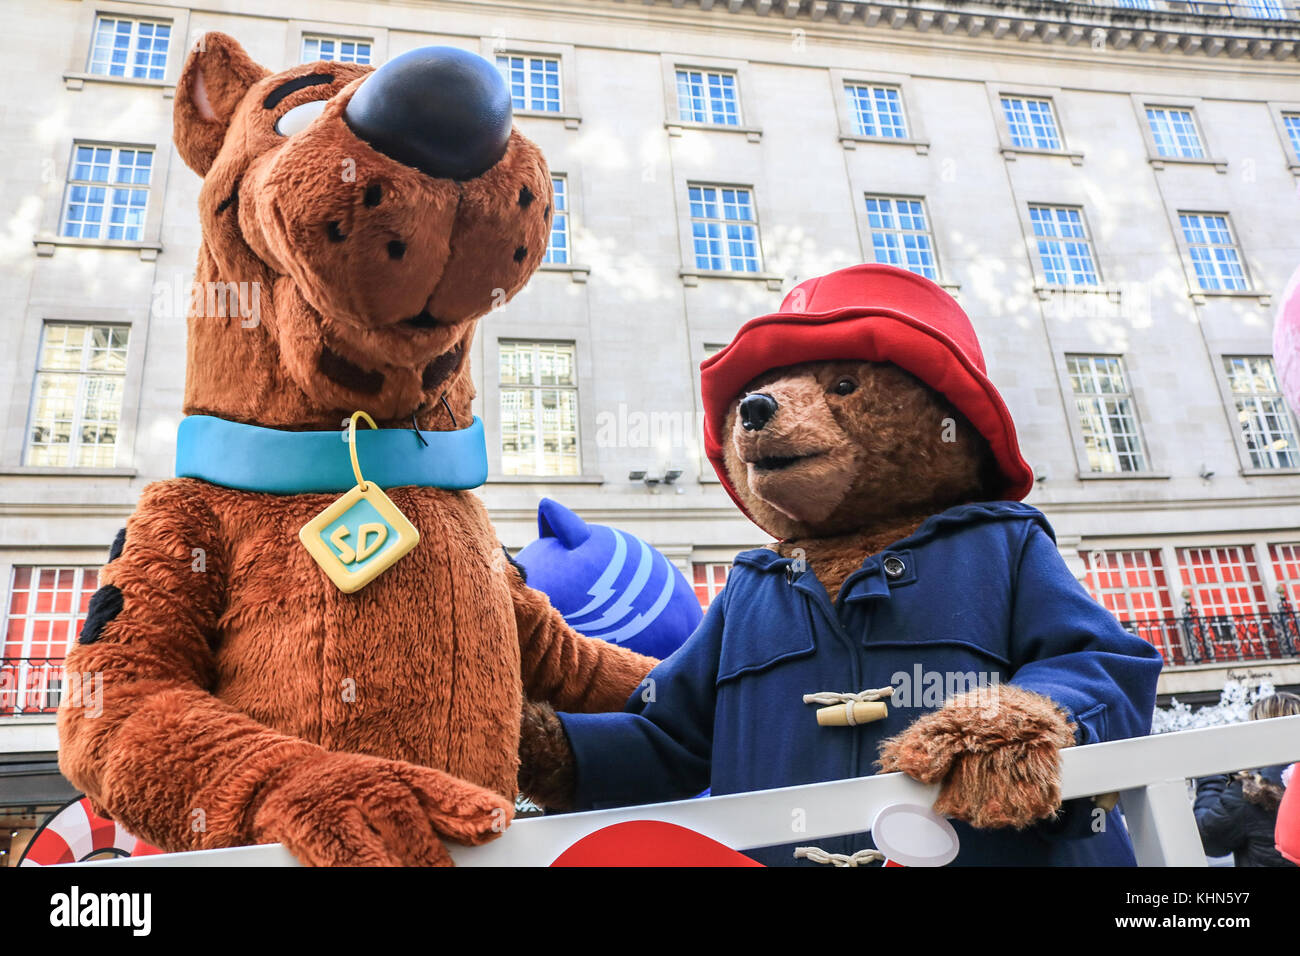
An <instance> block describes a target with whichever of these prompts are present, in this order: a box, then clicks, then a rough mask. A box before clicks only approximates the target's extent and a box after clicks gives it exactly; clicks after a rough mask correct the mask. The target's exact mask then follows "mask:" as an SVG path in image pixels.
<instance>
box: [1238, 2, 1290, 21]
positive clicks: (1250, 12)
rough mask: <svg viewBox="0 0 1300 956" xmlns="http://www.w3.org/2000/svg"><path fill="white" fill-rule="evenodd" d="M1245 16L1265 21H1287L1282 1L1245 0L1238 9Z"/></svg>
mask: <svg viewBox="0 0 1300 956" xmlns="http://www.w3.org/2000/svg"><path fill="white" fill-rule="evenodd" d="M1238 9H1240V10H1241V13H1242V15H1243V16H1247V17H1260V18H1262V19H1265V20H1285V19H1286V18H1287V17H1286V10H1285V9H1284V8H1283V6H1282V3H1281V0H1245V2H1244V3H1242V4H1241V6H1240V7H1239V8H1238Z"/></svg>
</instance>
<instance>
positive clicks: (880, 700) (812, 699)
mask: <svg viewBox="0 0 1300 956" xmlns="http://www.w3.org/2000/svg"><path fill="white" fill-rule="evenodd" d="M893 693H894V688H892V687H880V688H877V689H876V690H863V691H858V693H856V694H840V693H836V692H834V691H823V692H821V693H820V694H804V695H803V702H804V703H805V704H821V705H822V708H821V710H819V711H817V723H818V724H819V725H820V726H822V727H856V726H858V724H869V723H871V722H872V721H873V720H884V719H885V717H887V716H888V715H889V705H888V704H886V703H885V702H884V698H886V697H889V696H890V695H892V694H893Z"/></svg>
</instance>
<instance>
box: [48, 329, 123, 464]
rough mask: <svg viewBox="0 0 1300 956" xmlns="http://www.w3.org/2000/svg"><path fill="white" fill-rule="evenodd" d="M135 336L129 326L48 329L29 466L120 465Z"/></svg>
mask: <svg viewBox="0 0 1300 956" xmlns="http://www.w3.org/2000/svg"><path fill="white" fill-rule="evenodd" d="M129 335H130V329H129V328H128V327H127V326H124V325H59V324H54V323H47V324H46V326H45V328H44V329H43V330H42V338H41V353H40V365H39V367H38V368H37V370H36V382H35V385H34V386H33V389H32V417H31V427H30V430H29V432H28V436H29V440H28V445H27V464H29V465H53V466H59V467H80V468H112V467H113V466H114V465H115V464H116V458H117V435H118V424H119V422H120V421H121V418H122V386H123V383H124V382H125V380H126V347H127V339H128V337H129Z"/></svg>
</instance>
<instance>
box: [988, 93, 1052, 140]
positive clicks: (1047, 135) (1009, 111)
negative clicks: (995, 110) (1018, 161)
mask: <svg viewBox="0 0 1300 956" xmlns="http://www.w3.org/2000/svg"><path fill="white" fill-rule="evenodd" d="M1002 113H1003V115H1004V116H1006V118H1007V130H1008V131H1009V132H1010V133H1011V145H1012V146H1015V147H1017V148H1019V149H1060V148H1061V134H1060V132H1058V130H1057V128H1056V116H1055V114H1054V113H1053V112H1052V101H1051V100H1035V99H1028V98H1026V97H1022V96H1004V97H1002Z"/></svg>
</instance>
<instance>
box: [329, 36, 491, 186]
mask: <svg viewBox="0 0 1300 956" xmlns="http://www.w3.org/2000/svg"><path fill="white" fill-rule="evenodd" d="M343 118H344V119H345V120H346V121H347V124H348V126H350V127H351V128H352V131H353V132H354V133H356V134H357V136H359V137H360V138H361V139H363V140H365V141H366V142H367V143H369V144H370V145H371V146H373V147H374V148H375V149H377V150H379V151H380V152H381V153H383V154H384V155H386V156H390V157H392V158H393V159H395V160H397V161H398V162H399V163H404V164H405V165H407V166H414V167H415V168H416V169H418V170H420V171H421V172H424V173H427V174H428V175H430V176H435V177H437V178H439V179H473V178H474V177H475V176H479V175H481V174H482V173H484V172H486V171H487V170H489V169H491V168H492V167H493V166H494V165H496V163H497V161H498V160H499V159H500V158H501V157H502V156H503V155H504V154H505V151H506V145H507V144H508V143H509V141H510V129H511V125H512V122H513V116H512V111H511V107H510V90H509V89H508V88H507V87H506V83H505V80H504V79H502V77H501V74H500V73H499V72H498V71H497V68H496V67H495V66H493V65H492V64H491V63H489V62H488V61H487V60H485V59H483V57H481V56H478V55H476V54H474V53H469V52H467V51H465V50H459V49H456V48H455V47H448V46H426V47H421V48H420V49H418V50H411V51H410V52H408V53H403V54H402V55H401V56H399V57H397V58H396V59H394V60H390V61H389V62H387V63H385V64H384V65H383V66H381V67H380V68H379V69H378V70H376V71H375V72H374V73H372V74H370V76H368V77H366V79H365V80H364V81H363V82H362V84H361V86H360V88H359V89H358V90H357V91H356V93H355V94H353V96H352V99H351V100H350V101H349V102H348V105H347V107H346V108H345V109H344V111H343Z"/></svg>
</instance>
